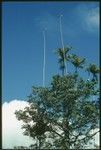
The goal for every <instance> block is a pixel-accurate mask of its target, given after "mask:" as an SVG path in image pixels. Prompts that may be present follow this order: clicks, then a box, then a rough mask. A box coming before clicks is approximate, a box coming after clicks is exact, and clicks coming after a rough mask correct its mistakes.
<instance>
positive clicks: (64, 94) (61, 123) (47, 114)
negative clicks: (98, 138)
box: [15, 48, 99, 149]
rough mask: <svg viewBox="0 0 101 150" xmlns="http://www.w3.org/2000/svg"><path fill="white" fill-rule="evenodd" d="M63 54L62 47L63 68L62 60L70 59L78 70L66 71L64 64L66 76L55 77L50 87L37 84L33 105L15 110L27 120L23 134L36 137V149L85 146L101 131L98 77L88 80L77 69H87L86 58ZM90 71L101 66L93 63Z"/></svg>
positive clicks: (81, 147) (17, 114)
mask: <svg viewBox="0 0 101 150" xmlns="http://www.w3.org/2000/svg"><path fill="white" fill-rule="evenodd" d="M67 50H68V49H66V48H65V51H66V53H65V54H67ZM68 51H69V50H68ZM62 53H63V51H62V49H58V54H59V64H60V68H61V63H60V62H63V63H64V59H66V60H67V61H70V62H71V63H72V64H73V65H74V66H75V67H76V72H74V73H69V74H65V72H64V69H65V65H63V66H62V75H55V76H53V77H52V81H51V84H50V86H49V87H35V86H33V87H32V92H31V94H30V96H29V97H28V103H29V106H28V107H25V109H24V110H19V111H16V112H15V114H16V117H17V119H18V120H22V121H23V126H22V128H23V129H24V133H23V134H24V135H26V136H29V137H31V138H33V144H32V145H31V146H30V148H33V149H34V148H35V149H84V148H85V146H86V145H87V143H88V142H89V141H90V140H91V139H92V138H93V137H94V135H95V134H96V133H97V132H99V131H97V132H94V133H93V132H92V131H93V130H94V129H96V128H98V127H99V86H98V80H97V78H94V80H92V78H91V79H90V80H87V79H86V80H85V79H84V78H83V77H81V76H80V75H79V73H78V72H77V68H84V63H85V59H84V58H80V57H78V56H76V55H68V57H67V56H66V55H65V58H64V55H63V54H62ZM70 56H71V57H70ZM68 58H69V59H68ZM60 60H61V61H60ZM95 66H96V65H95ZM94 68H96V69H95V70H96V71H95V72H93V71H92V70H94ZM84 70H85V68H84ZM87 70H88V71H91V72H92V73H95V74H96V73H98V70H99V69H98V68H97V67H94V65H93V69H92V67H91V66H90V69H87ZM95 74H94V75H95ZM96 77H97V76H96Z"/></svg>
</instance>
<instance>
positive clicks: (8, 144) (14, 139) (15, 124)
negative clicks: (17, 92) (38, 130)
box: [2, 100, 33, 149]
mask: <svg viewBox="0 0 101 150" xmlns="http://www.w3.org/2000/svg"><path fill="white" fill-rule="evenodd" d="M27 105H28V103H27V102H25V101H20V100H13V101H10V102H9V103H7V102H5V103H4V104H3V107H2V141H3V143H2V144H3V149H7V148H13V147H14V146H29V145H30V144H32V143H33V141H32V140H31V139H30V138H29V137H27V136H24V135H23V130H22V129H21V125H22V124H23V123H22V122H21V121H18V120H17V119H16V116H15V114H14V112H15V110H19V109H24V107H25V106H27Z"/></svg>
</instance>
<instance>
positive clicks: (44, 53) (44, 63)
mask: <svg viewBox="0 0 101 150" xmlns="http://www.w3.org/2000/svg"><path fill="white" fill-rule="evenodd" d="M43 39H44V51H43V87H45V67H46V38H45V30H44V31H43Z"/></svg>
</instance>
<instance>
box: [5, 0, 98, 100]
mask: <svg viewBox="0 0 101 150" xmlns="http://www.w3.org/2000/svg"><path fill="white" fill-rule="evenodd" d="M60 14H63V18H62V29H63V38H64V45H65V46H66V45H70V46H72V47H73V50H72V53H76V54H77V55H79V56H81V57H85V58H86V59H87V62H88V63H95V64H97V65H99V3H98V2H3V6H2V68H3V69H2V76H3V77H2V94H3V95H2V96H3V98H2V99H3V102H4V101H10V100H13V99H20V100H26V98H27V96H28V95H29V94H30V93H31V87H32V86H33V85H35V86H42V64H43V35H42V31H43V29H44V28H45V27H46V28H47V31H46V81H45V84H46V85H49V83H50V80H51V77H52V76H53V75H55V74H57V73H58V64H57V57H56V55H55V54H54V51H55V50H56V49H57V48H59V47H62V45H61V40H60V32H59V16H60ZM68 70H69V71H70V70H71V66H70V67H69V68H68Z"/></svg>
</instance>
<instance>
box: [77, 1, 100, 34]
mask: <svg viewBox="0 0 101 150" xmlns="http://www.w3.org/2000/svg"><path fill="white" fill-rule="evenodd" d="M75 11H76V12H77V17H78V18H77V19H78V20H79V23H80V24H81V25H82V27H83V29H84V30H87V31H90V32H93V33H95V32H96V31H99V6H98V5H93V4H91V3H86V4H80V5H78V7H77V8H76V10H75Z"/></svg>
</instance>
